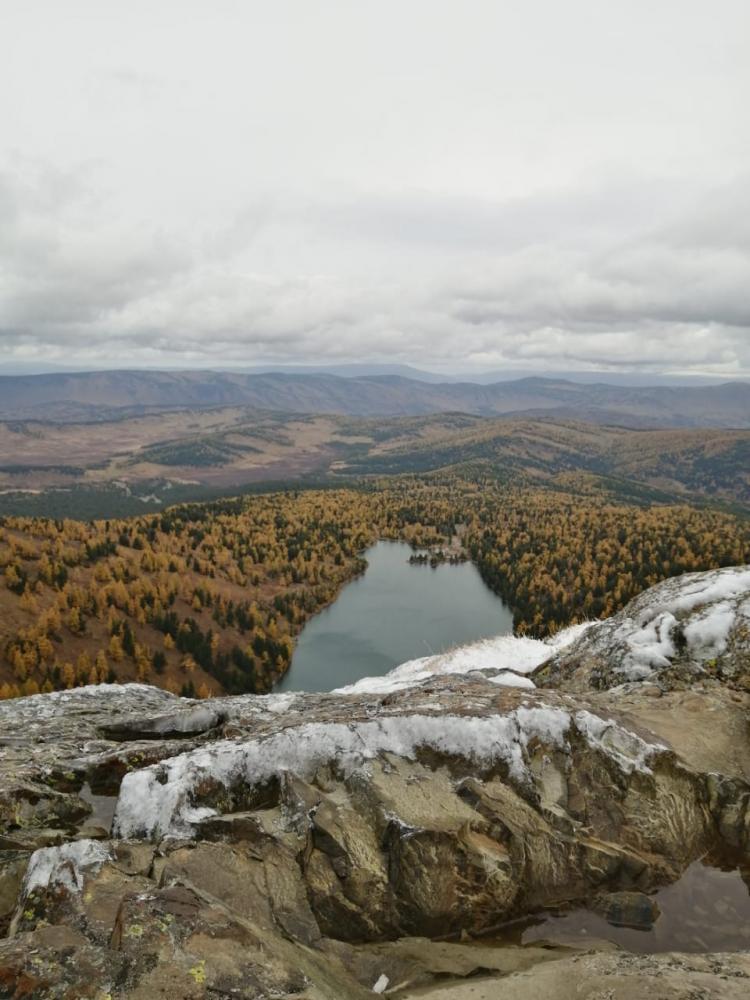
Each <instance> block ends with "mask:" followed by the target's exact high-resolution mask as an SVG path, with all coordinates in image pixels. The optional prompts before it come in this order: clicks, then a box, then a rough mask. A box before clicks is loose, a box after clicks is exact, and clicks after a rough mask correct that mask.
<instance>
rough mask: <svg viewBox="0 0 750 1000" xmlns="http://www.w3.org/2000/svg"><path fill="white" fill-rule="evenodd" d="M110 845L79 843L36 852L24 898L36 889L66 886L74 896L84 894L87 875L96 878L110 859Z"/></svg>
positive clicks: (89, 841)
mask: <svg viewBox="0 0 750 1000" xmlns="http://www.w3.org/2000/svg"><path fill="white" fill-rule="evenodd" d="M110 856H111V855H110V850H109V845H108V844H106V843H102V842H101V841H100V840H75V841H73V842H72V843H70V844H61V845H60V846H59V847H42V848H40V849H39V850H38V851H34V853H33V854H32V855H31V858H30V860H29V867H28V869H27V871H26V877H25V878H24V882H23V893H24V896H28V895H29V894H30V893H32V892H33V891H34V889H46V888H47V887H48V886H50V885H62V886H64V887H65V888H66V889H68V890H69V891H70V892H80V891H81V889H82V888H83V878H84V875H85V874H96V872H98V871H99V869H100V868H101V866H102V865H103V864H104V862H105V861H107V860H108V859H109V858H110Z"/></svg>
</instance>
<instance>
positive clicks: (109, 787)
mask: <svg viewBox="0 0 750 1000" xmlns="http://www.w3.org/2000/svg"><path fill="white" fill-rule="evenodd" d="M732 574H733V577H736V579H735V580H734V582H733V584H732V585H733V586H734V584H736V582H737V580H740V581H744V578H743V577H742V573H741V572H740V571H731V572H730V571H725V572H723V573H722V574H720V575H719V576H718V577H716V579H717V580H719V581H720V582H721V586H722V587H724V586H725V584H726V580H727V579H729V578H730V576H732ZM709 576H710V575H708V574H704V575H703V577H702V578H697V577H694V578H686V579H685V580H683V581H682V582H677V581H675V582H672V583H671V584H670V586H671V587H672V588H673V591H672V592H671V594H672V597H671V598H670V599H674V600H679V599H680V588H681V587H682V588H683V590H682V593H683V596H684V597H688V596H690V597H691V599H692V595H694V594H695V593H697V592H698V591H696V590H695V585H696V584H697V583H698V582H700V580H701V579H702V581H703V583H704V584H705V586H704V588H703V592H706V591H707V590H708V591H711V587H712V586H713V583H712V582H711V580H709V579H708V577H709ZM714 582H716V580H714ZM742 586H745V587H746V589H745V591H744V592H743V591H741V590H740V589H739V588H736V589H735V591H734V593H733V594H732V595H731V596H729V597H728V596H726V593H724V596H723V597H721V598H718V597H717V598H716V600H722V601H727V602H729V601H731V602H733V603H732V608H733V611H734V619H733V623H732V624H731V626H729V627H728V629H727V632H726V636H725V641H726V647H725V648H724V649H723V650H722V651H720V652H719V651H718V646H717V645H716V644H715V646H714V648H715V649H716V650H717V652H716V657H715V658H716V659H717V661H718V660H719V659H721V664H722V666H721V669H720V670H719V669H715V670H714V669H712V668H711V667H706V665H705V663H704V664H703V666H700V663H699V664H698V666H699V667H700V669H696V670H695V672H694V673H693V672H691V673H690V674H689V677H690V680H688V679H687V678H688V674H687V673H685V674H684V675H683V674H679V676H678V673H679V670H678V667H679V664H677V661H678V659H679V657H682V660H680V661H679V663H680V664H683V663H684V664H687V663H688V662H689V663H690V664H691V665H690V667H689V670H690V671H693V665H694V661H693V660H691V659H690V656H692V653H690V650H691V649H692V648H693V647H692V646H691V642H690V640H688V646H687V651H686V650H685V649H683V648H681V647H680V648H678V645H679V644H677V645H675V644H674V643H673V645H674V648H675V652H674V655H673V656H672V659H670V657H669V656H668V655H666V653H665V654H664V655H665V659H666V660H668V661H669V666H667V665H665V664H662V665H661V666H659V665H658V664H655V665H653V666H652V667H650V671H649V673H648V674H644V676H643V677H638V678H634V677H629V678H627V679H624V680H622V681H621V683H619V684H617V685H615V684H608V683H600V682H599V680H596V681H595V680H594V679H593V678H604V677H605V676H610V674H611V676H612V677H613V678H614V677H619V676H620V675H619V673H617V669H618V664H621V663H622V652H620V653H618V654H613V656H612V658H611V660H607V648H608V647H607V645H606V641H607V640H606V638H605V637H606V636H610V637H611V636H612V635H613V634H614V632H617V634H618V636H619V638H618V639H617V641H618V642H620V641H622V642H623V643H627V637H623V636H624V632H623V628H624V624H623V623H624V622H625V621H627V620H630V621H633V622H635V623H636V624H635V627H638V628H646V627H647V626H648V622H647V621H645V619H644V617H643V616H644V615H646V614H647V613H648V608H649V603H648V600H647V598H648V595H644V597H642V598H640V599H639V602H640V603H639V605H638V607H634V606H633V607H631V609H630V611H629V614H630V618H629V619H628V618H622V619H621V620H620V621H616V620H611V621H609V622H603V623H599V624H595V625H592V626H591V627H590V628H588V629H587V630H585V631H584V632H583V634H582V635H581V634H578V635H577V634H576V633H572V634H571V635H570V637H569V640H568V646H567V648H564V642H563V641H562V640H557V641H556V644H555V645H550V646H549V647H548V650H547V652H551V653H552V657H551V659H550V658H548V660H549V662H547V663H546V664H545V665H542V666H541V667H539V668H537V669H536V670H535V671H534V673H533V674H532V675H531V676H532V677H533V683H535V684H536V685H537V686H536V687H533V686H518V683H517V678H518V677H519V676H520V677H524V678H525V677H526V676H527V675H528V672H529V670H533V668H534V664H535V663H537V662H539V659H540V658H543V657H539V656H537V653H539V650H538V649H537V650H536V651H534V652H533V655H531V653H530V648H531V647H529V646H528V644H524V643H523V642H521V643H520V645H519V646H518V647H514V644H513V642H512V641H509V640H505V642H504V643H503V644H502V649H503V656H502V658H501V662H500V661H499V660H498V658H497V657H495V660H494V661H493V662H489V661H487V662H485V659H484V658H485V653H482V654H481V656H480V658H479V661H477V659H476V658H474V659H472V657H468V658H467V660H466V663H467V664H469V663H470V665H468V666H467V667H466V669H468V670H469V671H470V672H469V673H460V672H457V671H454V670H452V669H450V668H449V666H446V662H445V660H442V661H441V664H433V666H432V668H431V665H430V663H429V662H428V661H427V660H426V661H423V662H422V663H421V664H420V665H419V667H418V668H417V669H415V668H410V669H409V670H407V671H406V672H404V671H403V670H402V671H401V674H400V675H398V676H397V677H396V681H397V682H393V683H390V685H389V684H385V686H384V684H383V679H378V680H376V681H374V682H373V683H372V685H371V687H368V685H367V684H366V683H360V684H358V685H357V686H356V688H355V689H352V690H351V691H349V692H348V693H347V692H344V693H334V694H315V695H303V694H298V695H291V694H285V695H277V696H274V695H271V696H266V697H254V696H243V697H238V698H222V699H213V700H211V701H208V702H202V703H199V702H191V701H186V700H183V699H179V698H177V697H175V696H172V695H170V694H168V693H166V692H163V691H157V690H155V689H153V688H148V687H144V686H140V685H125V686H117V685H114V686H107V685H104V686H100V687H96V688H83V689H79V690H74V691H70V692H65V693H62V694H56V695H40V696H35V697H32V698H24V699H19V700H16V701H13V702H6V703H2V704H0V726H1V727H2V728H1V730H0V731H2V733H3V736H2V738H0V933H2V934H4V935H5V937H4V938H2V939H0V998H2V997H13V998H17V1000H20V998H21V997H24V998H31V997H33V998H47V997H50V998H51V997H91V998H97V1000H104V998H105V997H110V998H111V1000H116V998H117V1000H119V998H143V1000H145V998H149V1000H151V998H153V997H163V998H173V1000H177V998H180V1000H183V998H193V997H195V998H198V997H207V998H208V997H211V998H215V997H227V998H228V997H248V998H261V997H270V996H276V997H284V996H286V997H307V998H326V1000H335V998H342V1000H343V998H356V997H359V996H362V997H364V996H371V995H373V991H374V992H375V993H376V994H377V993H380V994H383V993H384V994H386V995H393V996H399V997H409V996H412V995H416V993H415V991H418V992H419V995H425V993H424V990H428V992H429V991H432V992H429V995H434V996H435V997H445V998H446V1000H447V998H449V997H450V998H453V1000H459V998H461V997H468V996H469V995H471V997H472V1000H474V998H475V997H480V996H483V995H486V996H488V997H489V996H492V997H493V998H494V997H503V996H506V995H507V996H509V997H510V996H514V997H515V996H519V997H522V996H529V997H531V996H535V997H545V996H549V997H553V996H555V997H557V996H563V997H564V996H566V995H567V994H565V993H564V992H559V990H562V989H563V986H562V985H561V983H563V982H570V983H571V991H572V990H573V985H572V984H575V989H577V990H578V992H570V996H571V997H572V996H574V995H575V996H591V997H593V996H607V995H612V996H615V995H616V996H618V997H630V996H632V997H635V996H641V995H643V992H642V991H643V989H644V986H643V984H644V983H645V982H646V980H647V979H648V977H649V976H651V977H652V978H653V977H656V983H657V985H656V986H655V987H654V986H653V985H652V986H650V987H649V989H648V992H649V995H651V996H654V997H659V996H663V997H668V996H669V997H671V996H684V995H693V994H691V993H690V990H693V991H694V995H696V996H699V995H700V996H703V995H706V996H711V995H716V996H720V995H721V996H734V995H737V996H740V995H741V994H740V990H741V989H743V988H744V990H745V991H746V989H747V978H748V976H750V960H748V958H747V956H746V955H744V954H741V955H735V956H715V957H713V958H711V959H708V958H705V957H703V956H690V957H689V958H688V957H684V956H683V957H677V958H675V957H674V956H672V957H670V958H666V957H664V956H660V957H658V958H657V957H654V956H631V955H628V954H625V953H622V952H618V951H616V950H615V951H613V950H612V947H611V946H606V945H601V947H600V948H598V949H597V950H596V951H595V952H594V953H591V952H590V949H585V950H584V951H581V949H580V948H572V947H569V946H557V947H551V946H541V945H539V944H536V945H528V946H523V945H506V946H504V947H499V946H498V947H493V946H490V945H489V944H481V946H480V945H479V944H478V943H477V942H478V941H479V940H481V939H482V938H483V937H484V936H486V935H492V934H493V932H494V931H495V929H496V928H497V927H498V925H503V924H505V923H507V922H508V921H512V920H516V919H517V918H520V917H523V916H524V915H526V914H529V913H533V912H537V911H539V910H540V909H545V908H550V907H556V908H559V907H560V906H561V905H564V904H573V903H574V904H578V905H590V906H592V907H593V908H595V909H597V911H598V912H599V913H602V914H604V915H605V917H606V918H607V919H611V921H612V923H617V922H618V921H619V922H620V923H621V924H623V925H624V926H642V925H645V924H647V923H648V921H649V920H651V921H653V920H656V919H658V918H659V917H658V907H657V906H656V905H655V904H654V903H653V900H652V899H651V896H650V894H651V893H653V891H654V890H656V889H658V888H659V887H661V886H664V885H667V884H669V883H671V882H673V881H674V880H675V879H677V878H678V877H679V876H680V874H681V872H682V871H683V870H684V869H685V868H686V867H687V866H688V865H689V864H690V863H691V862H693V861H694V860H695V859H696V858H699V857H701V856H703V855H704V854H705V853H706V852H707V851H716V850H717V849H725V850H726V849H728V848H731V849H732V850H733V851H734V852H736V853H737V854H738V855H742V856H745V857H747V855H748V853H750V808H749V806H748V803H749V802H750V739H749V738H748V728H747V720H748V708H749V707H750V694H748V692H747V690H746V689H745V686H744V684H743V681H742V677H743V676H744V675H743V670H744V667H742V666H741V664H738V665H737V666H736V669H735V668H734V667H733V663H732V656H734V655H735V653H737V655H739V656H740V657H741V656H742V648H743V647H742V641H743V639H742V628H743V627H744V626H743V624H742V621H743V620H742V615H743V614H745V611H744V610H743V609H744V608H745V607H746V602H747V600H748V596H750V578H749V579H748V583H747V585H746V584H745V583H744V582H743V583H742ZM658 590H659V588H657V591H658ZM650 593H651V594H652V595H653V594H655V593H656V592H654V591H652V592H650ZM711 593H713V594H715V590H714V591H711ZM743 593H744V597H743V596H742V595H743ZM656 596H657V598H658V600H660V601H661V600H662V596H661V594H660V593H657V594H656ZM743 602H745V603H743ZM706 606H707V605H706V604H705V602H704V604H700V603H695V604H694V605H693V607H692V608H691V609H685V613H684V615H683V616H682V617H680V616H679V615H678V614H677V613H675V612H674V611H671V612H669V613H671V614H673V616H674V618H675V621H676V622H678V624H679V626H680V627H681V628H682V630H683V634H687V635H688V637H690V636H695V635H696V634H697V630H696V629H693V628H691V626H692V624H693V623H694V622H700V621H702V620H703V619H702V618H701V617H700V616H701V615H703V610H702V609H703V608H705V607H706ZM660 613H661V612H660ZM623 614H624V615H625V614H626V613H623ZM706 618H707V620H710V621H713V618H712V617H711V616H710V615H708V616H706ZM641 622H642V624H639V623H641ZM737 622H739V624H737ZM714 624H715V622H714ZM722 627H723V626H722ZM618 630H619V631H618ZM716 631H717V630H716V629H715V628H714V630H713V632H712V635H715V634H716ZM580 632H581V630H578V633H580ZM498 648H500V647H496V651H497V649H498ZM514 648H516V650H517V654H518V655H517V659H514ZM623 648H624V647H623ZM617 656H620V659H619V660H618V659H617ZM696 662H697V661H696ZM675 664H677V666H676V665H675ZM433 668H434V669H433ZM685 670H686V671H687V670H688V667H687V666H686V667H685ZM498 671H500V672H498ZM409 674H411V676H410V677H409ZM505 674H507V675H508V677H507V679H504V678H503V675H505ZM511 675H512V676H511ZM531 683H532V682H529V684H531ZM542 684H548V685H549V687H541V686H540V685H542ZM508 685H510V686H508ZM384 687H385V689H384ZM714 721H715V723H716V724H712V723H713V722H714ZM468 976H471V977H472V979H471V984H472V985H471V988H472V989H474V990H475V992H474V993H471V994H469V993H468V992H466V990H467V987H466V985H465V982H464V981H465V979H466V977H468ZM587 977H588V978H587ZM589 981H590V983H591V984H592V985H591V989H590V990H589V992H588V993H586V992H581V989H583V988H586V986H585V984H586V983H587V982H589ZM582 984H583V986H582ZM717 984H721V986H722V989H724V990H725V992H718V985H717ZM735 987H736V990H735ZM565 988H567V987H565ZM660 989H661V990H662V992H659V990H660ZM712 989H713V990H715V992H714V993H711V992H710V990H712ZM483 990H484V992H482V991H483ZM639 990H641V992H640V993H639V992H638V991H639ZM680 990H682V992H680ZM701 990H703V991H708V992H703V993H701V992H700V991H701ZM732 990H735V992H732ZM462 991H463V992H462ZM545 991H546V992H545ZM597 991H598V992H597ZM607 991H610V993H608V992H607ZM742 995H744V992H743V994H742Z"/></svg>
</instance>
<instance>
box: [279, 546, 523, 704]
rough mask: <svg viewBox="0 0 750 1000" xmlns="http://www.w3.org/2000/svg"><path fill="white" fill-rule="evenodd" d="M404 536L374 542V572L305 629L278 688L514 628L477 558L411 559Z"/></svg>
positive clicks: (320, 686) (322, 684)
mask: <svg viewBox="0 0 750 1000" xmlns="http://www.w3.org/2000/svg"><path fill="white" fill-rule="evenodd" d="M411 554H412V550H411V548H410V547H409V546H408V545H404V544H402V543H399V542H378V543H377V544H376V545H374V546H373V547H372V548H370V549H368V550H367V552H366V553H365V557H366V559H367V562H368V567H367V571H366V572H365V574H364V575H363V576H361V577H359V578H358V579H356V580H353V581H352V582H351V583H349V584H347V585H346V587H344V589H343V590H342V591H341V593H340V595H339V596H338V598H337V599H336V601H335V602H334V603H333V604H332V605H331V606H330V607H329V608H326V609H325V610H324V611H321V613H320V614H318V615H316V616H315V617H314V618H312V619H311V620H310V621H309V622H308V623H307V625H306V626H305V628H304V629H303V630H302V632H301V634H300V636H299V641H298V643H297V648H296V650H295V652H294V657H293V659H292V665H291V667H290V668H289V670H288V672H287V673H286V675H285V676H284V677H283V678H282V680H281V681H280V682H279V684H278V686H277V687H276V690H277V691H330V690H331V689H332V688H336V687H341V686H342V685H344V684H351V683H352V682H353V681H356V680H359V679H360V678H361V677H372V676H375V675H378V674H385V673H387V672H388V671H389V670H391V669H392V668H393V667H395V666H398V664H399V663H403V662H404V661H405V660H413V659H416V658H417V657H419V656H428V655H429V654H430V653H439V652H441V651H442V650H445V649H448V648H450V647H451V646H455V645H458V644H461V643H466V642H471V641H472V640H474V639H481V638H485V637H487V636H493V635H500V634H501V633H507V632H511V631H512V629H513V615H512V613H511V611H510V610H509V608H508V607H507V606H506V605H505V604H504V603H503V602H502V601H501V600H500V598H499V597H497V596H496V595H495V594H493V593H492V591H491V590H489V589H488V588H487V587H486V586H485V584H484V582H483V580H482V578H481V577H480V575H479V572H478V571H477V569H476V567H475V566H473V565H472V564H471V563H468V562H467V563H460V564H458V565H455V566H451V565H449V564H443V565H442V566H438V567H437V568H436V569H431V568H430V567H429V566H412V565H409V562H408V559H409V556H410V555H411Z"/></svg>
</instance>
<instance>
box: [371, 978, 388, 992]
mask: <svg viewBox="0 0 750 1000" xmlns="http://www.w3.org/2000/svg"><path fill="white" fill-rule="evenodd" d="M389 982H390V979H389V978H388V976H386V975H385V974H384V975H382V976H381V977H380V978H379V979H378V981H377V982H376V983H375V985H374V986H373V988H372V992H373V993H385V991H386V990H387V989H388V983H389Z"/></svg>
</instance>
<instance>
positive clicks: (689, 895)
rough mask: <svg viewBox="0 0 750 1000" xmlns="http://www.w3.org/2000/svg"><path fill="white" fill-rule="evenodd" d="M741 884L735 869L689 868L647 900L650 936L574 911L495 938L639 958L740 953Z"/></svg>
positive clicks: (747, 906) (746, 929) (519, 924)
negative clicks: (614, 950)
mask: <svg viewBox="0 0 750 1000" xmlns="http://www.w3.org/2000/svg"><path fill="white" fill-rule="evenodd" d="M745 878H746V879H747V880H748V881H747V882H745V881H743V878H742V875H741V874H740V872H739V870H738V869H736V868H735V869H734V870H730V871H727V870H723V869H721V868H717V867H714V866H713V865H710V864H706V863H704V862H702V861H696V862H694V863H693V864H691V865H690V866H689V867H688V868H687V869H686V870H685V872H684V873H683V875H682V877H681V878H680V879H678V881H677V882H674V883H673V884H672V885H670V886H667V887H666V888H664V889H660V890H659V891H658V892H656V893H654V894H653V895H652V897H651V898H652V899H654V900H655V901H656V902H657V903H658V905H659V908H660V910H661V914H660V916H659V917H658V918H657V920H656V922H655V923H654V925H653V927H652V928H651V930H635V929H633V928H631V927H615V926H613V925H612V924H610V923H608V922H607V920H605V919H604V917H601V916H599V915H598V914H597V913H593V912H592V911H591V910H586V909H573V910H568V911H562V912H559V913H556V914H553V913H545V914H542V915H537V916H534V917H530V918H528V919H526V920H519V921H516V922H514V923H513V925H508V927H507V928H504V929H503V931H502V933H501V934H500V935H499V937H500V939H502V940H503V941H504V942H505V943H507V944H532V943H534V942H536V941H542V940H545V941H553V942H555V943H557V944H576V945H581V944H584V943H585V942H586V941H587V940H594V939H599V940H602V939H604V940H607V941H611V942H612V943H613V944H616V945H618V946H619V947H620V948H625V949H626V950H627V951H632V952H638V953H640V954H652V953H654V952H664V951H685V952H705V951H743V950H745V949H748V948H750V871H746V872H745ZM497 940H498V936H494V941H495V942H497ZM487 943H490V942H489V941H487Z"/></svg>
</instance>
